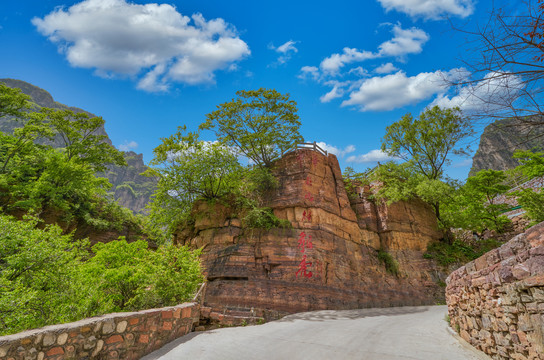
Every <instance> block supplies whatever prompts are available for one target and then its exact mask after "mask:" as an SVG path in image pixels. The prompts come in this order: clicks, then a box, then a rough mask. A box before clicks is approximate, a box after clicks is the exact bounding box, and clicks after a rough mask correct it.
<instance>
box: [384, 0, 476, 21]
mask: <svg viewBox="0 0 544 360" xmlns="http://www.w3.org/2000/svg"><path fill="white" fill-rule="evenodd" d="M378 1H379V2H380V4H381V5H382V6H383V7H384V8H385V10H386V11H391V10H396V11H399V12H403V13H405V14H408V15H410V16H412V17H423V18H425V19H434V20H437V19H441V18H443V17H445V16H447V15H455V16H459V17H462V18H464V17H467V16H469V15H471V14H472V13H473V12H474V3H473V1H472V0H378Z"/></svg>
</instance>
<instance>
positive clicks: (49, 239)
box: [0, 215, 203, 335]
mask: <svg viewBox="0 0 544 360" xmlns="http://www.w3.org/2000/svg"><path fill="white" fill-rule="evenodd" d="M36 225H37V220H36V219H34V218H31V219H30V220H28V221H17V220H14V219H13V218H10V217H8V216H3V215H0V335H5V334H11V333H16V332H19V331H22V330H25V329H31V328H37V327H41V326H45V325H50V324H58V323H64V322H70V321H76V320H79V319H82V318H85V317H90V316H96V315H101V314H105V313H111V312H117V311H135V310H141V309H146V308H153V307H163V306H171V305H176V304H179V303H182V302H184V301H187V300H190V299H191V297H192V295H193V294H194V293H195V292H196V290H197V287H198V286H199V284H200V283H201V282H202V280H203V278H202V275H201V271H200V262H199V260H198V255H199V253H198V252H191V251H189V250H188V249H187V248H186V247H175V246H172V245H169V246H162V247H159V249H158V250H157V251H152V250H148V249H147V243H146V242H144V241H141V240H140V241H136V242H133V243H127V242H126V241H125V240H124V239H121V240H116V241H112V242H109V243H107V244H102V243H99V244H96V245H95V246H93V248H92V250H93V252H94V256H92V257H90V254H89V252H88V251H87V249H88V247H89V243H88V241H74V240H73V239H72V238H71V236H70V235H62V229H61V228H59V227H58V226H54V225H50V226H46V227H45V228H44V229H37V228H36Z"/></svg>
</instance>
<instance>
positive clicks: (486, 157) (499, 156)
mask: <svg viewBox="0 0 544 360" xmlns="http://www.w3.org/2000/svg"><path fill="white" fill-rule="evenodd" d="M542 135H544V130H543V129H542V126H534V125H533V126H531V124H530V123H528V122H520V121H519V120H516V119H512V118H508V119H502V120H498V121H495V122H494V123H493V124H490V125H488V126H486V128H485V129H484V132H483V134H482V136H481V137H480V145H479V147H478V151H477V152H476V154H475V155H474V158H473V161H472V168H471V169H470V173H469V176H473V175H475V174H476V173H477V172H478V171H480V170H486V169H493V170H507V169H513V168H515V167H516V166H518V165H519V164H518V162H517V160H515V159H512V155H513V154H514V151H515V150H518V149H520V150H534V149H536V150H539V151H542V150H544V141H543V137H542Z"/></svg>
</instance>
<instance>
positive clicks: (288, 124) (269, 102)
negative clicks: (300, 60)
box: [200, 88, 303, 167]
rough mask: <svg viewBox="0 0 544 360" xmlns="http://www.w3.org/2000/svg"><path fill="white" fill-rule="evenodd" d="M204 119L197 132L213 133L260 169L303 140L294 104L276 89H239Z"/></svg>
mask: <svg viewBox="0 0 544 360" xmlns="http://www.w3.org/2000/svg"><path fill="white" fill-rule="evenodd" d="M236 95H237V97H236V98H235V99H232V100H231V101H229V102H226V103H223V104H221V105H219V106H218V107H217V108H218V109H217V110H215V111H214V112H211V113H210V114H208V115H207V116H206V122H204V123H203V124H201V125H200V129H204V130H213V131H215V133H216V135H217V139H218V140H219V141H220V142H222V143H223V144H225V145H227V146H230V147H232V148H234V149H236V150H237V151H238V152H239V153H240V154H241V155H243V156H245V157H247V158H248V159H251V160H252V161H253V162H254V163H255V164H257V165H258V166H261V167H270V166H271V165H272V162H273V161H274V160H275V159H277V158H278V157H279V156H281V154H282V153H283V152H285V151H287V150H290V149H292V148H293V147H294V146H295V145H296V143H298V142H301V141H302V140H303V138H302V136H301V135H300V133H299V127H300V125H301V123H300V121H299V117H298V115H297V110H298V109H297V104H296V102H295V101H293V100H290V99H289V94H285V95H283V94H280V93H279V92H277V91H276V90H273V89H271V90H269V89H264V88H261V89H258V90H247V91H246V90H240V91H237V92H236Z"/></svg>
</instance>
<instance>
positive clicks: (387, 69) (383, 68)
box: [374, 62, 399, 74]
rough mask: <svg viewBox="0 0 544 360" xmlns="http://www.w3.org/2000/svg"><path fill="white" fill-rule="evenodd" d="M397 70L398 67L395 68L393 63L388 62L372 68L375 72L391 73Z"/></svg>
mask: <svg viewBox="0 0 544 360" xmlns="http://www.w3.org/2000/svg"><path fill="white" fill-rule="evenodd" d="M398 70H399V69H397V68H396V67H395V65H393V64H392V63H390V62H388V63H386V64H382V65H380V66H378V67H377V68H376V69H374V72H376V73H378V74H389V73H392V72H394V71H398Z"/></svg>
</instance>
